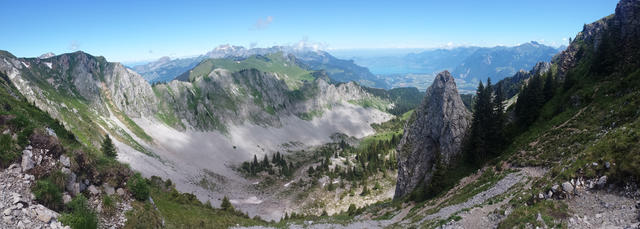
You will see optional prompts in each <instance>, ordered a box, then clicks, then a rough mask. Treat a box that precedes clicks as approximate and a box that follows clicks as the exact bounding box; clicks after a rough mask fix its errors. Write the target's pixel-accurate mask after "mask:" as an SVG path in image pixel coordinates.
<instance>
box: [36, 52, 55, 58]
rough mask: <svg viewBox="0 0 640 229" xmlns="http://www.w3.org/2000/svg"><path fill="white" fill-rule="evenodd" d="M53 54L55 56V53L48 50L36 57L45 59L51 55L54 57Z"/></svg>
mask: <svg viewBox="0 0 640 229" xmlns="http://www.w3.org/2000/svg"><path fill="white" fill-rule="evenodd" d="M54 56H56V54H54V53H52V52H48V53H45V54H42V55H40V56H39V57H38V59H47V58H51V57H54Z"/></svg>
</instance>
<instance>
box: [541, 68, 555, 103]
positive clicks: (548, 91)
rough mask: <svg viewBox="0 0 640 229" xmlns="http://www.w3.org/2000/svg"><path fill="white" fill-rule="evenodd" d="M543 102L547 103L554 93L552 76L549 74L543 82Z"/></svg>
mask: <svg viewBox="0 0 640 229" xmlns="http://www.w3.org/2000/svg"><path fill="white" fill-rule="evenodd" d="M543 91H544V100H545V101H549V100H550V99H551V97H553V94H554V92H555V85H554V81H553V76H552V75H551V74H547V76H546V78H545V81H544V90H543Z"/></svg>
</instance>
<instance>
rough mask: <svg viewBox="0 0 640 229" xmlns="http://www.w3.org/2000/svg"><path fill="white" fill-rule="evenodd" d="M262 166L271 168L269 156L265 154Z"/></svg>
mask: <svg viewBox="0 0 640 229" xmlns="http://www.w3.org/2000/svg"><path fill="white" fill-rule="evenodd" d="M262 167H263V168H265V169H266V168H269V167H270V166H269V157H267V155H266V154H265V155H264V159H262Z"/></svg>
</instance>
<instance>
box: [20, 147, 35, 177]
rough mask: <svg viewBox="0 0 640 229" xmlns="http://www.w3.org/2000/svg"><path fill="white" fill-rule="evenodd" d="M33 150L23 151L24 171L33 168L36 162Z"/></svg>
mask: <svg viewBox="0 0 640 229" xmlns="http://www.w3.org/2000/svg"><path fill="white" fill-rule="evenodd" d="M32 157H33V152H31V150H23V151H22V163H21V165H22V172H25V171H27V170H29V169H32V168H33V167H34V166H35V162H34V161H33V159H32Z"/></svg>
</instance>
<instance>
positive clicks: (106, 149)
mask: <svg viewBox="0 0 640 229" xmlns="http://www.w3.org/2000/svg"><path fill="white" fill-rule="evenodd" d="M102 154H104V155H105V156H107V157H110V158H116V157H117V156H118V152H117V151H116V147H115V145H113V141H111V137H109V135H108V134H107V135H105V138H104V141H102Z"/></svg>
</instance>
